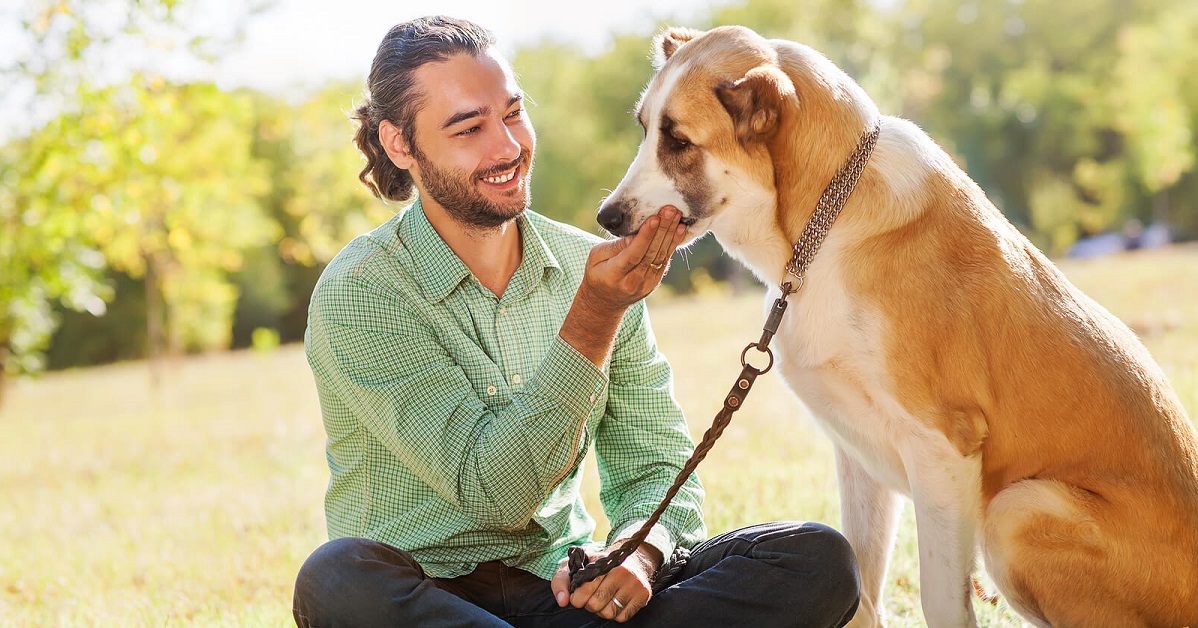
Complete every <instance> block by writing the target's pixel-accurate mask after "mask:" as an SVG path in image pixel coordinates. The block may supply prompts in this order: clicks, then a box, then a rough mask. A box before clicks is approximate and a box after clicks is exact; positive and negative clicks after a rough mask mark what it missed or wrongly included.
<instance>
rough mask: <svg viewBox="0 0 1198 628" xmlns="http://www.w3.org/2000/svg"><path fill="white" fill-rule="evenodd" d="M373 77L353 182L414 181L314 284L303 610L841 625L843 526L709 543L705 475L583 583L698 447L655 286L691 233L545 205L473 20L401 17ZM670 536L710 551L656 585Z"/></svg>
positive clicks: (381, 190)
mask: <svg viewBox="0 0 1198 628" xmlns="http://www.w3.org/2000/svg"><path fill="white" fill-rule="evenodd" d="M368 91H369V99H368V102H366V103H365V104H363V105H362V106H361V107H360V108H359V109H358V111H357V115H358V118H359V121H360V128H359V131H358V134H357V136H356V142H357V144H358V147H359V148H360V149H361V150H362V152H363V154H364V155H365V156H366V158H367V164H366V168H365V169H364V170H363V172H362V174H361V177H360V178H361V179H362V180H363V182H364V183H366V184H367V185H368V186H369V187H370V188H371V189H372V190H373V191H374V192H375V194H378V195H380V196H381V197H383V198H386V199H389V200H395V201H404V200H407V199H408V198H410V196H411V195H412V193H413V192H416V195H417V200H416V202H415V203H414V204H413V205H412V206H411V207H409V208H408V209H406V210H405V211H402V212H401V213H399V214H398V215H397V216H396V217H395V218H393V219H392V220H390V221H389V222H387V223H386V224H384V225H383V226H381V227H380V228H378V229H376V230H375V231H373V232H372V233H370V234H368V235H366V236H362V237H359V238H357V239H355V240H354V241H353V242H351V243H350V244H349V245H348V246H347V247H346V248H345V249H344V250H343V251H342V252H341V253H340V254H339V255H338V256H337V257H336V258H335V259H334V260H333V261H332V263H330V264H329V266H328V268H327V269H326V270H325V272H324V273H323V275H322V277H321V279H320V281H319V282H318V284H317V286H316V289H315V291H314V293H313V296H312V304H311V307H310V310H309V326H308V334H307V338H306V345H307V350H308V358H309V362H310V364H311V366H312V370H313V373H314V375H315V379H316V384H317V389H318V392H319V396H320V401H321V409H322V412H323V415H324V422H325V428H326V430H327V432H328V441H327V456H328V461H329V468H330V470H331V475H332V477H331V480H330V482H329V487H328V492H327V495H326V500H325V506H326V515H327V519H328V525H329V535H330V537H331V538H332V539H333V540H332V541H330V542H329V543H327V544H325V545H323V546H322V547H320V548H319V549H317V550H316V551H315V552H314V553H313V554H312V556H311V557H310V558H309V559H308V560H307V561H306V562H305V564H304V566H303V567H302V568H301V569H300V573H299V575H298V577H297V580H296V589H295V605H294V614H295V620H296V623H297V624H298V625H300V626H308V625H313V626H334V625H355V626H357V625H363V626H366V625H380V626H382V625H418V626H507V625H509V624H510V625H516V626H530V627H531V626H537V627H541V626H545V627H549V626H560V627H576V626H600V625H605V624H607V623H608V622H609V621H614V622H620V623H624V622H627V623H629V624H631V625H637V626H650V625H652V626H688V627H694V626H733V625H747V626H799V625H812V626H829V625H842V624H844V623H845V622H847V621H848V619H849V618H850V617H851V616H852V613H853V611H854V610H855V608H856V605H857V590H858V584H857V572H856V563H855V560H854V558H853V555H852V552H851V550H850V549H849V547H848V544H847V543H846V542H845V541H844V539H843V537H841V536H840V535H839V534H837V533H836V532H835V531H833V530H831V529H829V528H827V527H824V526H821V525H818V524H798V523H773V524H766V525H761V526H755V527H750V528H746V529H743V530H737V531H734V532H732V533H729V534H727V535H723V536H721V537H717V538H716V539H711V540H708V541H707V542H705V543H703V544H701V545H698V547H695V546H696V545H697V544H699V542H700V541H701V540H702V538H703V537H704V536H705V532H706V531H705V529H704V525H703V522H702V518H701V512H700V506H701V502H702V497H703V491H702V487H701V486H700V484H699V481H698V479H697V478H694V477H691V478H690V479H689V480H688V481H687V483H686V484H685V485H684V486H683V488H682V490H681V491H680V492H679V493H678V495H677V497H676V498H675V499H674V502H673V504H672V505H671V507H670V508H669V509H667V510H666V512H665V514H664V515H663V516H662V518H661V519H660V522H659V523H658V524H657V525H656V526H655V527H654V528H653V531H652V533H651V534H650V536H649V537H648V539H647V541H646V543H644V544H642V545H641V546H640V547H639V548H638V549H637V550H636V552H635V553H634V554H633V555H632V556H630V557H629V558H628V559H627V560H626V561H625V562H624V563H623V564H622V565H621V566H619V567H617V568H616V569H615V570H613V571H611V572H610V573H608V574H606V575H604V576H602V577H600V578H597V579H596V580H594V581H592V582H589V583H587V584H584V585H583V586H581V587H579V588H578V589H577V590H576V591H574V592H573V593H571V592H569V591H568V587H567V583H568V581H569V573H568V571H567V569H566V567H565V561H564V559H565V556H566V553H567V549H568V548H570V547H571V546H576V545H580V546H584V547H586V548H587V549H588V551H589V553H590V555H591V556H593V557H597V556H601V555H603V554H604V553H606V552H608V551H610V550H611V548H613V547H618V545H619V543H618V542H619V540H621V539H625V538H628V537H630V536H631V535H632V534H633V533H634V532H635V531H636V530H637V529H638V528H639V527H640V526H641V524H642V523H643V522H644V521H645V520H646V519H648V517H649V515H650V514H651V513H652V511H653V510H654V508H655V507H656V506H657V504H658V502H659V501H660V499H661V497H662V496H663V495H664V493H665V492H666V490H667V489H668V488H669V487H670V485H671V484H672V483H673V481H674V478H675V476H676V475H677V473H678V471H679V469H681V468H682V466H683V464H684V463H685V460H686V458H687V456H688V455H689V454H690V452H691V451H692V450H693V446H694V445H693V443H692V441H691V440H690V438H689V436H688V430H687V425H686V422H685V420H684V418H683V416H682V412H681V409H680V408H679V407H678V404H677V403H676V402H675V401H674V399H673V398H672V395H671V390H672V382H671V373H670V368H669V366H668V364H667V363H666V360H665V358H664V357H663V356H662V355H661V353H660V352H659V351H658V350H657V347H656V346H655V343H654V340H653V335H652V332H651V330H650V327H649V318H648V314H647V310H646V307H645V303H644V300H643V299H644V297H645V296H646V295H647V294H649V293H650V292H651V291H652V290H653V289H654V288H656V287H657V285H658V284H659V283H660V281H661V278H662V276H663V275H664V273H665V272H666V269H667V266H668V263H669V259H670V256H671V255H672V254H673V252H674V249H675V247H677V245H678V244H679V242H680V241H681V237H682V234H683V229H682V227H681V226H680V225H679V212H678V211H677V210H676V209H674V208H672V207H666V208H663V209H662V210H661V212H660V213H659V215H658V216H657V217H655V218H653V219H651V220H650V221H649V222H648V223H647V224H646V226H645V228H643V229H641V230H640V232H638V233H637V234H636V235H634V236H630V237H627V238H623V239H619V240H611V241H601V240H600V239H599V238H597V237H594V236H591V235H588V234H586V233H585V232H583V231H581V230H578V229H575V228H572V227H568V226H566V225H562V224H559V223H556V222H553V221H550V220H548V219H546V218H544V217H542V216H540V215H538V214H536V213H534V212H532V211H529V210H528V209H527V208H528V205H529V200H530V194H529V180H530V175H531V170H532V164H533V155H534V149H535V147H536V137H535V134H534V132H533V128H532V126H531V124H530V122H529V120H528V116H527V114H526V112H525V111H524V106H523V100H524V99H523V94H522V93H521V91H520V89H519V86H518V85H517V83H516V80H515V78H514V77H513V74H512V70H511V68H510V66H509V65H508V62H507V61H506V60H505V59H503V57H502V56H500V54H499V53H498V52H497V51H496V50H495V47H494V40H493V38H492V36H491V35H490V33H489V32H487V31H485V30H484V29H482V28H480V27H478V26H476V25H474V24H471V23H469V22H464V21H460V20H455V19H451V18H445V17H431V18H423V19H418V20H414V21H411V22H407V23H404V24H400V25H398V26H396V27H395V28H393V29H392V30H391V31H390V33H388V35H387V36H386V38H384V40H383V42H382V44H381V45H380V47H379V50H378V53H377V55H376V57H375V60H374V64H373V66H372V68H371V72H370V76H369V79H368ZM592 443H593V444H594V446H595V451H596V454H597V456H598V460H597V463H598V468H599V474H600V479H601V481H602V485H603V486H602V490H601V494H600V498H601V500H602V502H603V508H604V511H605V514H606V515H607V517H608V519H609V520H610V522H611V524H612V530H613V532H612V534H611V535H610V536H609V543H608V544H607V547H608V549H603V548H602V546H597V545H595V544H593V543H592V541H591V538H590V536H591V532H592V531H593V529H594V521H593V520H592V519H591V517H590V516H589V515H588V514H587V512H586V510H585V509H584V507H583V502H582V499H581V497H580V495H579V485H580V480H581V473H582V472H581V468H582V460H583V457H584V456H585V454H586V452H587V451H588V449H589V447H590V446H591V444H592ZM676 547H684V548H692V547H694V548H695V549H694V551H693V553H692V554H691V555H690V558H689V560H688V561H686V562H685V564H683V565H682V567H681V569H680V570H678V571H677V573H675V574H673V576H672V577H670V579H669V580H668V581H666V582H660V583H657V584H658V587H659V589H660V592H659V593H657V594H653V592H652V591H653V584H654V577H655V575H657V572H658V570H659V569H660V568H661V567H662V564H663V562H664V561H665V560H666V559H667V558H669V557H671V556H672V555H673V554H674V550H675V548H676ZM662 578H667V576H665V575H663V576H662Z"/></svg>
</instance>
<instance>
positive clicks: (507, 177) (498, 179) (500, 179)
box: [483, 168, 519, 184]
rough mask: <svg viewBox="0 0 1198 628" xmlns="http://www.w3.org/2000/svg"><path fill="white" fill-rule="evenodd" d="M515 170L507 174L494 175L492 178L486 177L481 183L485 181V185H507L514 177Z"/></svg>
mask: <svg viewBox="0 0 1198 628" xmlns="http://www.w3.org/2000/svg"><path fill="white" fill-rule="evenodd" d="M516 170H519V168H517V169H516ZM516 170H513V171H511V172H509V173H507V174H499V175H495V176H493V177H486V178H484V179H483V181H486V182H487V183H495V184H499V183H507V182H508V181H511V180H512V178H513V177H515V176H516Z"/></svg>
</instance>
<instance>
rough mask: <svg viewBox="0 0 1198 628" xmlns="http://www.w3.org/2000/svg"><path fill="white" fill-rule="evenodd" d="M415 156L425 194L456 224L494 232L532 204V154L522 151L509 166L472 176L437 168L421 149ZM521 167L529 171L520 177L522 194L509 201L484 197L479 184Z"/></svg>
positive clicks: (505, 165) (494, 168)
mask: <svg viewBox="0 0 1198 628" xmlns="http://www.w3.org/2000/svg"><path fill="white" fill-rule="evenodd" d="M412 156H413V157H414V158H415V159H416V163H417V164H419V165H420V173H421V174H422V175H423V177H422V179H423V183H424V188H425V190H424V191H425V193H427V194H428V195H429V196H430V197H432V199H433V200H434V201H436V202H437V203H438V204H440V205H441V207H444V208H445V211H447V212H449V214H450V216H452V217H453V218H454V220H457V221H458V222H460V223H462V224H464V225H467V226H471V227H476V228H480V229H494V228H495V227H498V226H500V225H502V224H504V223H506V222H508V221H509V220H511V219H513V218H515V217H517V216H519V215H520V214H522V213H523V212H524V210H525V209H527V208H528V205H529V202H530V201H531V198H532V191H531V190H530V189H529V185H528V183H527V180H530V179H531V178H532V154H531V153H530V152H529V151H528V150H527V149H524V148H522V149H521V150H520V156H519V157H516V158H515V159H513V160H512V161H510V162H508V163H505V164H498V165H495V166H491V167H489V168H484V169H481V170H476V171H475V172H472V173H466V172H465V171H463V170H453V169H449V168H438V167H437V166H436V165H435V164H434V163H433V162H432V161H430V160H429V159H427V158H426V157H425V155H424V153H422V152H421V151H420V150H418V149H417V150H415V151H413V153H412ZM520 164H528V168H527V169H526V171H525V172H524V173H519V174H518V175H517V176H523V177H524V178H525V180H526V182H525V183H524V193H523V194H519V195H516V196H513V197H511V198H510V199H508V200H506V201H494V200H491V199H489V198H487V197H486V196H484V195H483V193H482V192H481V191H480V190H479V189H478V186H477V185H476V183H477V182H478V181H480V180H481V179H483V178H484V177H490V176H494V175H496V174H499V173H500V172H507V171H509V170H511V169H512V168H515V167H516V166H518V165H520Z"/></svg>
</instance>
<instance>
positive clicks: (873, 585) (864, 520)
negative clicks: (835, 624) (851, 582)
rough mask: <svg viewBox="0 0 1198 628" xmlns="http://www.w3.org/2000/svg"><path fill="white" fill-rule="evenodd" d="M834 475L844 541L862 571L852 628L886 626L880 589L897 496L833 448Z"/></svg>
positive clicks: (891, 544)
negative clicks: (834, 453)
mask: <svg viewBox="0 0 1198 628" xmlns="http://www.w3.org/2000/svg"><path fill="white" fill-rule="evenodd" d="M836 474H837V478H838V480H839V484H840V519H841V525H842V527H843V528H844V535H845V538H847V539H848V541H849V545H852V547H853V552H854V553H855V554H856V555H857V565H858V566H859V568H860V570H861V604H860V605H859V606H858V607H857V614H856V615H854V616H853V620H852V621H851V622H850V623H849V626H851V627H854V628H856V627H861V628H864V627H866V626H869V627H879V626H884V625H885V619H886V609H885V608H883V606H882V585H883V584H884V583H885V581H886V565H887V563H889V562H890V551H891V549H893V548H894V536H895V533H896V532H897V531H898V516H899V508H900V506H901V505H902V500H901V497H900V496H899V494H898V493H896V492H894V491H893V490H891V489H889V488H887V487H885V486H883V485H882V484H880V483H878V481H877V480H875V479H874V478H873V476H871V475H870V474H869V472H867V471H866V470H865V468H864V467H862V466H861V464H860V463H859V462H857V460H856V459H854V458H853V457H852V456H851V455H850V454H849V453H848V452H846V451H845V450H844V448H842V447H839V446H838V447H836Z"/></svg>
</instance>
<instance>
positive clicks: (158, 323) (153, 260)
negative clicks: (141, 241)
mask: <svg viewBox="0 0 1198 628" xmlns="http://www.w3.org/2000/svg"><path fill="white" fill-rule="evenodd" d="M158 257H159V256H158V255H153V254H151V255H147V256H146V260H145V261H146V282H145V285H146V356H147V358H148V359H149V365H150V387H151V388H153V389H154V390H158V389H160V388H161V387H162V377H163V360H162V356H163V348H164V345H165V338H164V335H163V316H164V314H165V312H164V310H165V308H164V307H163V298H162V274H161V271H162V269H161V268H160V266H159V263H158Z"/></svg>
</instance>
